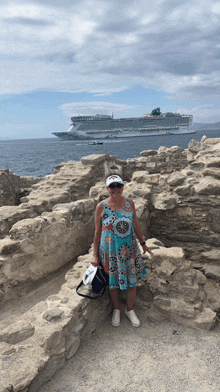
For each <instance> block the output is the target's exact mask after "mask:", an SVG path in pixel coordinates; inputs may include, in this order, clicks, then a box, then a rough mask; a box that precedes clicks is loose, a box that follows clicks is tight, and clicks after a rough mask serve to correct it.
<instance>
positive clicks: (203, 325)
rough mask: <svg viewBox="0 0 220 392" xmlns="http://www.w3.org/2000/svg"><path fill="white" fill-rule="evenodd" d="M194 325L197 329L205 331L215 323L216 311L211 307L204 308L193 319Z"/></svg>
mask: <svg viewBox="0 0 220 392" xmlns="http://www.w3.org/2000/svg"><path fill="white" fill-rule="evenodd" d="M194 323H195V326H196V327H197V328H199V329H204V330H206V331H208V330H210V329H211V328H213V327H214V325H215V323H216V313H215V312H213V311H212V310H211V309H209V308H206V309H204V310H203V312H202V313H201V314H200V315H199V316H198V317H197V318H196V320H195V321H194Z"/></svg>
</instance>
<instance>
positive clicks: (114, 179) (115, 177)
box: [106, 174, 124, 187]
mask: <svg viewBox="0 0 220 392" xmlns="http://www.w3.org/2000/svg"><path fill="white" fill-rule="evenodd" d="M113 182H118V183H119V184H122V185H124V183H123V181H122V179H121V177H120V176H118V175H117V174H113V175H112V176H109V177H108V178H107V180H106V186H107V187H108V186H109V185H110V184H112V183H113Z"/></svg>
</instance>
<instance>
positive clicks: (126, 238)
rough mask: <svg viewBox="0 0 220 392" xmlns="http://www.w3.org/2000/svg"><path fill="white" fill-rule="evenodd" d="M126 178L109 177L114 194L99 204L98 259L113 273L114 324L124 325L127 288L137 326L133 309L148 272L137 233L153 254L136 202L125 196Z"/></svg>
mask: <svg viewBox="0 0 220 392" xmlns="http://www.w3.org/2000/svg"><path fill="white" fill-rule="evenodd" d="M123 185H124V184H123V181H122V179H121V177H119V176H118V175H112V176H109V177H108V178H107V180H106V186H107V190H108V193H109V195H110V197H109V198H108V199H106V200H104V201H102V202H101V203H99V204H98V206H97V208H96V213H95V238H94V258H95V261H94V262H93V263H92V264H93V265H94V266H95V267H96V266H98V265H99V264H100V262H101V264H102V265H103V267H104V269H105V271H107V272H108V274H109V289H110V295H111V298H112V301H113V304H114V311H113V316H112V325H113V326H115V327H117V326H119V325H120V304H119V300H118V289H121V290H125V289H127V309H125V314H126V316H127V317H128V318H129V319H130V321H131V323H132V325H133V326H135V327H139V326H140V321H139V320H138V318H137V316H136V314H135V312H134V310H133V308H134V302H135V297H136V286H137V281H138V279H142V278H143V276H144V275H145V274H146V273H147V272H146V269H145V267H144V266H143V262H142V259H141V257H140V252H139V249H138V246H137V241H136V238H135V234H134V232H135V233H136V235H137V237H138V239H139V241H140V244H141V246H142V248H143V252H144V253H145V252H148V253H150V254H151V255H153V253H152V252H151V251H150V249H149V248H148V247H147V245H146V244H145V242H144V239H143V237H142V234H141V230H140V227H139V225H138V222H137V217H136V211H135V206H134V202H133V201H132V200H130V199H125V198H124V197H123V196H122V192H123Z"/></svg>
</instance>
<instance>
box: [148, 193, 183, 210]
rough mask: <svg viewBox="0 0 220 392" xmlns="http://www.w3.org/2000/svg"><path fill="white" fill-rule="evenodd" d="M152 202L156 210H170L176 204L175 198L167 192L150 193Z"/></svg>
mask: <svg viewBox="0 0 220 392" xmlns="http://www.w3.org/2000/svg"><path fill="white" fill-rule="evenodd" d="M152 204H153V206H154V208H155V209H156V210H172V209H174V208H175V207H176V206H177V199H176V198H175V196H174V195H172V194H171V193H167V192H161V193H159V194H153V195H152Z"/></svg>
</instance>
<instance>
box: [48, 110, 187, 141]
mask: <svg viewBox="0 0 220 392" xmlns="http://www.w3.org/2000/svg"><path fill="white" fill-rule="evenodd" d="M75 119H77V118H72V119H71V120H72V121H73V123H72V125H71V129H70V130H69V131H67V132H52V133H53V134H54V135H55V136H57V137H58V138H59V139H61V140H88V139H115V138H127V137H146V136H161V135H170V134H175V135H178V134H183V133H195V131H193V130H192V116H185V115H180V114H178V115H176V114H173V115H172V116H168V117H166V115H161V116H149V117H139V118H122V119H112V118H110V119H105V118H104V119H103V118H101V119H98V120H90V121H76V120H75Z"/></svg>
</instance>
